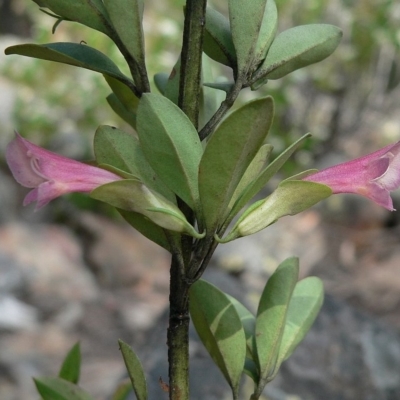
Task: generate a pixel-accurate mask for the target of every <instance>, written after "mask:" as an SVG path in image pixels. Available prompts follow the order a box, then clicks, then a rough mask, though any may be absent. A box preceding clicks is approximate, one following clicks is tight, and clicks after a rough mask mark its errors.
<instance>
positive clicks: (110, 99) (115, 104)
mask: <svg viewBox="0 0 400 400" xmlns="http://www.w3.org/2000/svg"><path fill="white" fill-rule="evenodd" d="M106 100H107V103H108V105H109V106H110V107H111V109H112V110H113V111H114V112H115V114H117V115H118V116H119V117H120V118H122V119H123V120H124V121H125V122H126V123H128V124H129V125H130V126H131V127H132V128H134V129H135V128H136V114H133V113H132V112H130V111H128V109H127V108H126V107H125V106H124V105H123V104H122V103H121V101H120V100H119V99H118V97H117V96H116V94H115V93H111V94H109V95H108V96H107V97H106Z"/></svg>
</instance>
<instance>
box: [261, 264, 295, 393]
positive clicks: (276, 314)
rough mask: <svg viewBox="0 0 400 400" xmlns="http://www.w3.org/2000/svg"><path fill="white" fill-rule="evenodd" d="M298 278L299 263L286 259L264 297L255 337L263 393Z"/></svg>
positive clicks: (271, 278)
mask: <svg viewBox="0 0 400 400" xmlns="http://www.w3.org/2000/svg"><path fill="white" fill-rule="evenodd" d="M298 275H299V261H298V259H297V258H288V259H286V260H285V261H283V262H282V263H281V264H280V265H279V267H278V268H277V269H276V271H275V272H274V273H273V274H272V275H271V277H270V278H269V279H268V282H267V284H266V286H265V288H264V291H263V293H262V295H261V299H260V304H259V306H258V310H257V319H256V334H255V336H256V345H257V355H258V364H259V368H260V375H261V380H260V384H259V389H261V390H262V388H263V387H264V386H265V384H266V383H267V382H268V378H269V377H270V374H271V373H272V372H273V369H274V367H275V363H276V358H277V355H278V351H279V346H280V344H281V340H282V335H283V329H284V326H285V321H286V314H287V311H288V307H289V303H290V299H291V297H292V293H293V290H294V287H295V285H296V282H297V279H298Z"/></svg>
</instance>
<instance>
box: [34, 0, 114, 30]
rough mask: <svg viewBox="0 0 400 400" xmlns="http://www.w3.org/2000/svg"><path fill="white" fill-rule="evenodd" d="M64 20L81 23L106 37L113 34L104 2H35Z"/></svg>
mask: <svg viewBox="0 0 400 400" xmlns="http://www.w3.org/2000/svg"><path fill="white" fill-rule="evenodd" d="M33 1H34V2H35V3H37V4H38V5H39V7H46V8H48V9H49V10H51V11H53V12H54V13H55V14H57V15H59V16H60V17H62V18H63V19H67V20H71V21H76V22H79V23H81V24H83V25H86V26H88V27H89V28H93V29H96V30H97V31H100V32H103V33H105V34H106V35H109V36H110V35H111V34H112V25H111V23H110V21H109V17H108V14H107V11H106V9H105V8H104V4H103V2H102V0H80V1H76V0H75V1H65V0H33Z"/></svg>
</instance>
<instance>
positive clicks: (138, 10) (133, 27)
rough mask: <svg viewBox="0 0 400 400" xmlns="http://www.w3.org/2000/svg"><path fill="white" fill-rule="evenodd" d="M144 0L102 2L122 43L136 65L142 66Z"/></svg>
mask: <svg viewBox="0 0 400 400" xmlns="http://www.w3.org/2000/svg"><path fill="white" fill-rule="evenodd" d="M143 1H144V0H103V2H104V6H105V8H106V9H107V12H108V15H109V17H110V19H111V22H112V24H113V26H114V29H115V31H116V32H117V34H118V36H119V38H120V39H121V41H122V43H123V44H124V45H125V47H126V48H127V50H128V52H129V54H130V55H131V56H132V57H133V58H134V59H135V61H136V62H137V63H138V64H141V65H144V63H145V59H144V35H143V26H142V20H143Z"/></svg>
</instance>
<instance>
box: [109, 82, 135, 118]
mask: <svg viewBox="0 0 400 400" xmlns="http://www.w3.org/2000/svg"><path fill="white" fill-rule="evenodd" d="M104 78H105V80H106V81H107V83H108V84H109V86H110V88H111V90H112V91H113V93H115V95H116V96H117V97H118V100H119V101H120V102H121V103H122V104H123V105H124V107H125V108H126V109H127V110H128V111H129V112H131V113H132V114H134V115H136V111H137V107H138V105H139V99H138V98H137V97H136V95H135V94H134V93H133V92H132V90H131V89H130V88H129V87H128V86H126V85H125V84H124V83H122V82H121V81H119V80H118V79H115V78H112V77H111V76H109V75H104Z"/></svg>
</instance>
